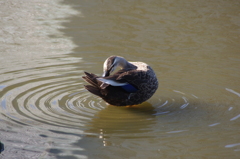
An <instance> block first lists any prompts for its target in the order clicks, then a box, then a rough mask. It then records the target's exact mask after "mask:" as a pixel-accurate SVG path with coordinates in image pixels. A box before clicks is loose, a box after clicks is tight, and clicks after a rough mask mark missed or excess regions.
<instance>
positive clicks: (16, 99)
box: [0, 65, 104, 128]
mask: <svg viewBox="0 0 240 159" xmlns="http://www.w3.org/2000/svg"><path fill="white" fill-rule="evenodd" d="M66 66H67V65H65V67H66ZM69 66H70V65H69ZM56 67H58V66H56V65H52V66H48V67H38V68H34V69H28V70H17V71H11V72H5V73H3V74H4V76H6V77H14V78H12V79H8V80H5V81H1V94H0V97H1V107H0V108H1V113H2V115H4V116H5V117H7V118H8V119H11V120H12V121H15V122H17V123H19V124H23V125H34V126H36V125H39V126H47V125H51V126H60V127H72V128H74V127H81V126H83V125H84V124H85V123H86V121H89V120H90V119H91V118H92V117H93V116H94V114H96V112H97V111H99V110H101V109H103V108H104V106H102V105H100V104H99V102H98V100H99V99H98V98H92V96H91V95H90V94H89V93H88V92H86V91H85V90H84V89H83V87H82V85H81V82H82V81H81V79H80V77H81V72H80V73H76V72H73V73H69V72H68V73H64V74H60V75H57V74H56V73H54V71H55V69H56ZM46 68H47V69H46ZM51 69H52V72H51V71H50V72H51V73H49V70H51ZM69 69H70V68H69ZM26 74H28V75H26ZM41 75H42V76H41ZM89 97H91V98H89ZM97 103H98V104H97Z"/></svg>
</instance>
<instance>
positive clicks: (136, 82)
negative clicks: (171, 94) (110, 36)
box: [82, 55, 158, 106]
mask: <svg viewBox="0 0 240 159" xmlns="http://www.w3.org/2000/svg"><path fill="white" fill-rule="evenodd" d="M117 68H119V70H116V69H117ZM115 70H116V71H115ZM114 71H115V72H114ZM84 73H85V76H82V78H83V79H84V80H85V81H86V82H87V83H89V85H84V87H85V89H86V90H88V91H89V92H90V93H92V94H94V95H96V96H98V97H100V98H102V99H103V100H104V101H105V102H107V103H108V104H110V105H114V106H133V105H138V104H141V103H143V102H145V101H146V100H148V99H149V98H151V97H152V96H153V94H154V93H155V92H156V90H157V88H158V79H157V76H156V74H155V73H154V71H153V69H152V68H151V67H150V66H149V65H148V64H146V63H144V62H129V61H127V60H126V59H125V58H124V57H121V56H116V55H112V56H110V57H108V58H107V59H106V60H105V62H104V63H103V75H102V76H98V75H95V74H93V73H88V72H84Z"/></svg>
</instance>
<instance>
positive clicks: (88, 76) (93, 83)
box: [82, 72, 102, 97]
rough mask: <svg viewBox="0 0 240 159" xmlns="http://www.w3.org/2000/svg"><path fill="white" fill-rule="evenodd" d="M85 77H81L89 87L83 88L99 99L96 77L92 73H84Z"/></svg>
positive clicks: (99, 90) (100, 95) (99, 92)
mask: <svg viewBox="0 0 240 159" xmlns="http://www.w3.org/2000/svg"><path fill="white" fill-rule="evenodd" d="M84 73H85V75H86V76H82V78H83V79H84V80H85V81H86V82H88V83H89V84H91V85H85V86H84V87H85V88H86V89H87V90H88V91H89V92H91V93H92V94H95V95H97V96H99V97H102V94H101V89H100V87H99V81H98V80H97V78H98V76H97V75H95V74H93V73H88V72H84Z"/></svg>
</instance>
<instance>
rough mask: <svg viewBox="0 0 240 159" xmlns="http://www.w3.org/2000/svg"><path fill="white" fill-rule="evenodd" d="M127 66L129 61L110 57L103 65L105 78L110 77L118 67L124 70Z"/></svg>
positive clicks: (118, 57)
mask: <svg viewBox="0 0 240 159" xmlns="http://www.w3.org/2000/svg"><path fill="white" fill-rule="evenodd" d="M126 65H127V61H126V60H125V59H124V58H123V57H120V56H110V57H109V58H107V59H106V60H105V62H104V64H103V75H102V76H103V77H107V76H109V75H110V74H111V73H112V72H113V71H114V70H115V69H116V68H117V67H118V66H119V67H120V68H121V69H122V68H125V67H126Z"/></svg>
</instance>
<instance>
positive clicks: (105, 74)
mask: <svg viewBox="0 0 240 159" xmlns="http://www.w3.org/2000/svg"><path fill="white" fill-rule="evenodd" d="M109 75H110V71H104V72H103V75H102V77H107V76H109Z"/></svg>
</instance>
